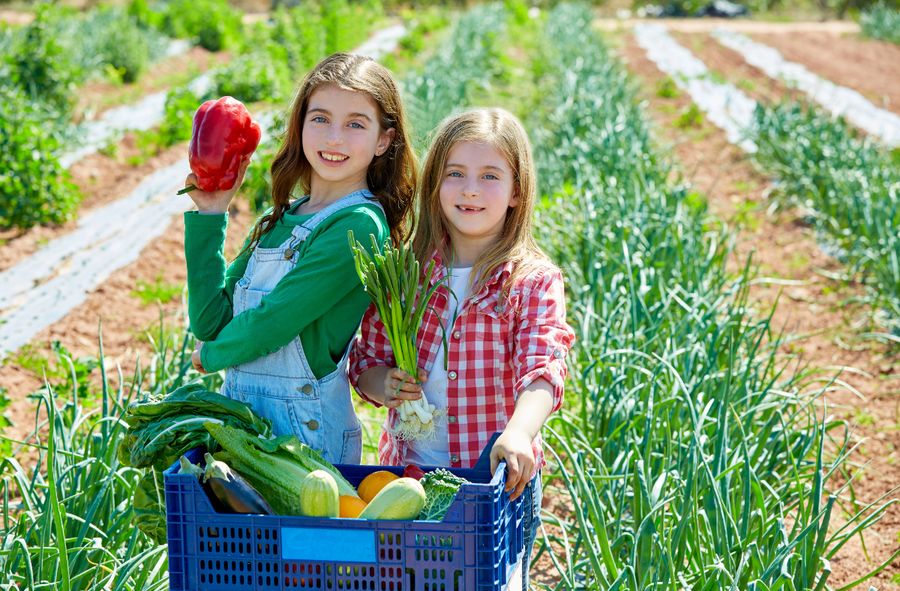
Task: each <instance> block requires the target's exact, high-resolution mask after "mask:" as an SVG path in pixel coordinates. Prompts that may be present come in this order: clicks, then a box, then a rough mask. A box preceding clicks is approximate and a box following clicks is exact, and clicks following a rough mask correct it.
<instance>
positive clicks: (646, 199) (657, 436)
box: [530, 6, 881, 589]
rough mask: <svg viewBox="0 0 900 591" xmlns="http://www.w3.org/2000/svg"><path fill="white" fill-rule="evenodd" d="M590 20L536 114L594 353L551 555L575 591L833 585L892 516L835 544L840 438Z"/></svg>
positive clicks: (555, 235) (574, 307)
mask: <svg viewBox="0 0 900 591" xmlns="http://www.w3.org/2000/svg"><path fill="white" fill-rule="evenodd" d="M590 17H591V15H590V13H589V12H588V11H586V10H584V9H582V8H574V7H570V6H561V7H560V8H558V9H557V10H556V11H554V13H552V14H551V15H550V16H549V18H548V22H547V25H546V30H545V33H544V34H543V36H542V38H543V39H544V40H545V42H546V43H547V47H546V48H545V50H544V51H545V52H546V53H543V54H542V59H540V60H538V61H537V62H536V63H539V64H541V67H542V68H544V69H545V72H544V74H543V76H542V78H543V84H542V88H543V89H544V90H545V97H546V100H545V103H544V105H543V108H539V109H538V110H537V111H536V112H535V113H534V115H533V116H532V117H530V131H531V133H532V137H533V139H534V144H535V149H536V160H537V162H538V163H539V164H540V173H539V176H540V179H541V188H542V194H543V196H544V202H543V204H542V207H541V208H540V210H539V213H538V217H537V225H538V227H539V228H541V229H542V233H543V237H542V244H543V246H544V247H545V248H546V249H547V251H548V253H549V254H550V255H551V256H552V257H553V259H554V260H556V261H558V262H559V263H560V264H562V266H563V269H564V271H565V273H566V276H567V279H568V281H569V292H568V294H569V311H570V318H571V322H572V323H573V325H575V327H576V333H577V334H578V337H579V340H580V341H579V342H580V346H579V347H578V348H577V349H576V350H574V351H573V352H572V355H570V358H569V359H570V376H571V380H572V384H573V387H572V388H571V389H570V391H569V392H570V394H569V404H568V409H569V410H568V411H567V412H566V413H565V414H564V415H563V416H562V417H560V418H558V419H554V420H553V421H552V422H551V424H550V431H551V434H552V435H551V436H550V437H549V438H548V439H549V441H550V443H551V445H552V446H553V448H554V450H555V451H556V452H557V453H558V454H559V455H560V459H561V465H560V473H559V476H560V478H561V479H562V481H563V482H564V485H565V490H566V491H567V494H568V495H569V496H570V497H571V499H572V502H571V504H569V503H565V505H567V506H571V507H572V512H571V514H569V515H567V516H564V517H562V518H561V519H560V520H559V522H558V525H559V526H560V527H561V528H562V534H561V535H558V536H552V537H550V538H548V539H547V543H548V547H547V548H548V551H549V557H550V559H551V560H552V561H553V562H554V563H555V564H556V565H557V568H558V570H559V573H560V575H561V587H560V588H563V589H647V588H658V587H661V588H691V589H725V588H728V589H749V588H757V589H772V588H785V589H814V588H824V586H825V585H826V584H827V580H828V576H829V574H830V569H829V567H828V560H830V559H831V558H833V557H834V556H835V554H836V553H837V552H839V551H840V549H841V548H842V546H843V545H844V544H845V543H846V542H847V540H848V539H849V538H850V537H852V536H853V535H854V534H856V533H858V532H859V531H860V530H862V529H863V528H864V527H865V526H866V525H868V522H866V521H865V519H866V518H867V517H868V516H870V514H874V515H875V516H876V517H877V515H878V514H879V511H881V509H876V508H873V507H866V508H865V511H864V512H861V513H857V512H855V511H853V510H852V509H851V508H849V507H848V508H846V509H848V514H850V515H851V516H852V517H851V518H850V519H849V522H848V523H847V525H845V526H843V527H841V528H837V529H836V530H835V531H829V525H830V522H831V515H832V511H834V510H835V505H836V504H837V503H838V498H839V496H840V494H841V492H842V490H844V488H843V487H845V486H847V485H846V484H845V485H843V486H839V485H838V484H837V483H834V482H831V476H832V475H833V474H834V473H835V471H837V470H839V469H840V467H841V465H842V464H843V463H844V461H845V455H846V453H847V444H846V439H845V436H844V435H843V434H842V430H841V426H840V425H838V424H835V423H833V422H830V421H826V420H825V419H824V418H820V417H818V416H817V411H816V407H815V406H814V404H813V402H814V400H813V399H811V398H809V397H804V396H802V395H801V394H800V392H803V391H804V390H805V389H806V386H808V384H804V383H803V375H797V374H791V373H789V372H788V371H787V368H786V367H782V366H780V365H779V364H778V363H777V362H776V357H775V350H776V348H777V344H778V342H777V341H778V339H777V338H776V337H775V336H774V335H773V334H771V331H770V327H769V324H768V318H767V317H766V316H763V317H761V318H756V317H754V316H752V315H751V313H750V308H749V306H748V302H747V287H748V283H749V280H750V279H751V276H752V270H751V269H749V268H746V269H745V270H744V272H743V273H742V274H740V275H739V276H737V277H732V276H729V274H728V273H727V272H726V259H727V257H728V254H729V243H730V240H731V236H730V235H729V234H728V232H727V231H726V230H725V229H724V227H723V226H722V225H721V224H719V223H717V222H716V220H714V219H711V217H710V216H709V215H708V213H707V211H706V205H705V201H704V199H703V198H702V197H701V196H699V195H697V194H695V193H693V192H691V191H690V189H689V188H688V187H686V186H684V185H682V184H680V183H677V182H676V183H673V182H672V181H671V179H672V177H673V174H672V169H671V165H670V164H669V163H668V162H667V161H666V158H665V157H664V155H661V154H658V153H657V151H656V149H655V147H654V146H653V145H652V143H651V141H650V138H649V133H648V129H647V127H646V125H645V123H644V122H643V116H642V113H641V112H640V109H639V108H638V106H637V100H636V98H635V92H634V89H633V88H632V85H631V83H630V82H629V80H628V79H627V78H626V76H625V74H624V73H623V70H622V68H621V67H620V66H619V65H618V64H617V63H616V60H615V59H614V58H613V57H612V56H611V55H610V53H609V52H608V51H607V49H606V48H605V46H604V44H603V43H602V42H601V41H600V40H599V39H598V38H597V37H596V35H595V34H594V33H593V32H592V30H591V28H590ZM822 391H823V390H822V389H818V392H822ZM835 443H836V447H837V449H836V451H833V455H831V454H829V455H826V454H825V453H824V449H825V448H826V444H829V445H832V444H835ZM788 516H790V519H789V520H788V519H787V517H788Z"/></svg>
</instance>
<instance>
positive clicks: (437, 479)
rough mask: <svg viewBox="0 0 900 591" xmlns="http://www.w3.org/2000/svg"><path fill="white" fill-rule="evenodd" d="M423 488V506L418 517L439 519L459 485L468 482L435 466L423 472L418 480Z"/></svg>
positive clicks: (451, 500)
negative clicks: (429, 470) (425, 472)
mask: <svg viewBox="0 0 900 591" xmlns="http://www.w3.org/2000/svg"><path fill="white" fill-rule="evenodd" d="M420 482H421V483H422V487H423V488H424V489H425V507H424V508H423V509H422V512H421V513H419V519H428V520H433V521H440V520H442V519H443V518H444V515H446V514H447V511H448V510H449V509H450V505H452V504H453V499H455V498H456V493H457V492H459V487H460V486H462V485H463V484H466V483H467V482H469V481H468V480H466V479H465V478H461V477H459V476H456V475H455V474H453V473H451V472H450V471H449V470H445V469H444V468H437V469H436V470H432V471H431V472H428V473H427V474H425V476H423V477H422V480H420Z"/></svg>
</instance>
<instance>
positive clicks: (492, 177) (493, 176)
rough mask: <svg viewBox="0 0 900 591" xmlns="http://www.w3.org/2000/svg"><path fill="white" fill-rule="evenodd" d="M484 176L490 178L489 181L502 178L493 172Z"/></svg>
mask: <svg viewBox="0 0 900 591" xmlns="http://www.w3.org/2000/svg"><path fill="white" fill-rule="evenodd" d="M484 178H485V179H487V180H489V181H499V180H500V179H499V178H498V177H497V175H495V174H491V173H487V174H486V175H484Z"/></svg>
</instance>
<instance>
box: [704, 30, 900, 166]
mask: <svg viewBox="0 0 900 591" xmlns="http://www.w3.org/2000/svg"><path fill="white" fill-rule="evenodd" d="M713 35H714V36H715V38H716V39H718V41H719V42H720V43H721V44H722V45H724V46H725V47H728V48H730V49H733V50H734V51H736V52H738V53H740V54H741V55H742V56H743V57H744V59H745V60H746V61H747V63H748V64H750V65H752V66H755V67H757V68H759V69H760V70H762V71H763V72H765V73H766V74H767V75H768V76H770V77H771V78H776V79H782V80H784V81H785V82H787V83H788V84H790V85H792V86H795V87H796V88H798V89H799V90H800V91H802V92H804V93H806V94H807V95H809V97H810V98H811V99H813V100H814V101H816V102H817V103H819V104H820V105H822V106H823V107H825V108H826V109H827V110H828V111H830V112H831V113H833V114H834V115H841V116H843V117H845V118H846V119H847V120H848V121H850V122H851V123H853V124H854V125H856V126H857V127H859V128H860V129H862V130H863V131H865V132H866V133H868V134H870V135H872V136H874V137H876V138H878V139H879V140H881V142H883V143H884V144H885V145H887V146H889V147H892V148H893V147H896V146H900V116H897V115H895V114H894V113H892V112H890V111H886V110H884V109H879V108H878V107H876V106H875V105H873V104H872V103H871V101H869V100H868V99H866V98H865V97H864V96H863V95H861V94H860V93H858V92H856V91H855V90H852V89H850V88H846V87H844V86H838V85H837V84H834V83H833V82H829V81H828V80H825V79H824V78H821V77H819V76H817V75H816V74H813V73H812V72H810V71H809V70H808V69H806V67H804V66H803V65H801V64H798V63H795V62H790V61H787V60H786V59H784V57H783V56H782V55H781V53H779V52H778V50H776V49H773V48H771V47H769V46H767V45H763V44H762V43H757V42H756V41H753V40H752V39H750V38H749V37H747V36H746V35H742V34H741V33H737V32H734V31H726V30H723V29H717V30H715V31H713Z"/></svg>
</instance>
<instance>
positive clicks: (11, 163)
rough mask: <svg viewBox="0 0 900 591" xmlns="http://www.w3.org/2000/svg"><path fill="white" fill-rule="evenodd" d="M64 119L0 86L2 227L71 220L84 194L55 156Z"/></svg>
mask: <svg viewBox="0 0 900 591" xmlns="http://www.w3.org/2000/svg"><path fill="white" fill-rule="evenodd" d="M58 118H59V115H58V113H56V112H55V111H54V110H53V109H52V108H51V107H48V106H46V105H42V104H40V103H36V102H34V101H32V100H30V99H29V98H27V97H26V96H25V95H24V93H23V92H22V91H21V90H19V89H17V88H15V87H11V88H10V87H7V88H2V87H0V145H2V146H3V149H2V150H0V227H2V228H8V227H12V226H14V227H19V228H29V227H31V226H34V225H37V224H47V223H54V224H59V223H63V222H65V221H66V220H68V219H69V218H70V217H71V216H72V215H73V214H74V212H75V210H76V209H77V207H78V204H79V203H80V202H81V199H82V195H81V194H80V193H79V191H78V189H77V188H76V187H75V185H74V184H73V183H72V182H71V180H70V176H69V173H68V171H66V170H64V169H63V168H62V166H61V165H60V164H59V160H57V158H56V157H55V154H56V152H57V151H58V150H59V148H60V137H59V134H58V132H57V130H58V128H59V126H60V124H54V121H56V120H57V119H58Z"/></svg>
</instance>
